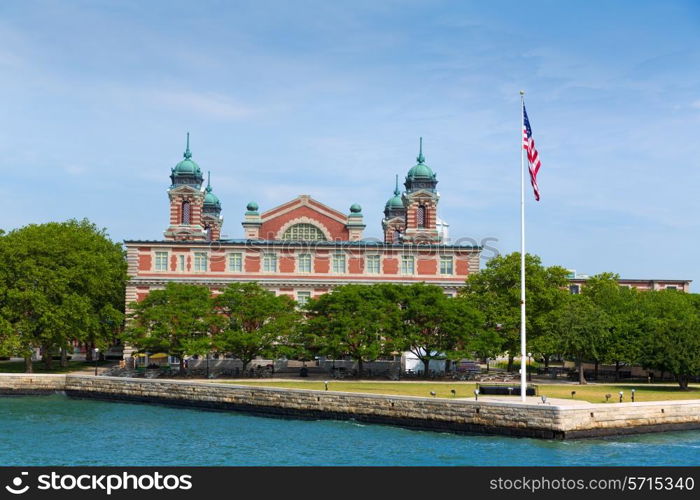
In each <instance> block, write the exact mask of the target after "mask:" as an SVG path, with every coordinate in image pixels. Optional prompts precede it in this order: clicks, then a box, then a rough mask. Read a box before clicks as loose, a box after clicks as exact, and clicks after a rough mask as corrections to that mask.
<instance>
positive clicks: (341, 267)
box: [333, 253, 345, 274]
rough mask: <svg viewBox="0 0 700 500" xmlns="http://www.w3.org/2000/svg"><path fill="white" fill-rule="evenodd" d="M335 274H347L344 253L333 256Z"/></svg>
mask: <svg viewBox="0 0 700 500" xmlns="http://www.w3.org/2000/svg"><path fill="white" fill-rule="evenodd" d="M333 272H334V273H338V274H343V273H344V272H345V255H343V254H342V253H337V254H335V255H333Z"/></svg>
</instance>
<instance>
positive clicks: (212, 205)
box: [202, 172, 221, 216]
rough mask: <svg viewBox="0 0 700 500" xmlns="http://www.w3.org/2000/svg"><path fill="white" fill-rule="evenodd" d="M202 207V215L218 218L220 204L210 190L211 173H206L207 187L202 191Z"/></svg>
mask: <svg viewBox="0 0 700 500" xmlns="http://www.w3.org/2000/svg"><path fill="white" fill-rule="evenodd" d="M204 193H205V194H204V206H203V207H202V213H205V214H212V215H216V216H218V215H219V214H220V213H221V202H220V201H219V198H218V197H217V196H216V195H215V194H214V193H212V190H211V172H207V187H206V188H205V189H204Z"/></svg>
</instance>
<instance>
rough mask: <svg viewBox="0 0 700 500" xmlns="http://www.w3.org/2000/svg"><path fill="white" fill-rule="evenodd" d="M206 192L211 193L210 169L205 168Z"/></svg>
mask: <svg viewBox="0 0 700 500" xmlns="http://www.w3.org/2000/svg"><path fill="white" fill-rule="evenodd" d="M207 193H211V170H207Z"/></svg>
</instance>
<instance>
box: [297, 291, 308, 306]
mask: <svg viewBox="0 0 700 500" xmlns="http://www.w3.org/2000/svg"><path fill="white" fill-rule="evenodd" d="M310 298H311V292H297V304H299V305H300V306H303V305H306V303H307V302H309V299H310Z"/></svg>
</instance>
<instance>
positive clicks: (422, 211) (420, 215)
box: [416, 205, 428, 227]
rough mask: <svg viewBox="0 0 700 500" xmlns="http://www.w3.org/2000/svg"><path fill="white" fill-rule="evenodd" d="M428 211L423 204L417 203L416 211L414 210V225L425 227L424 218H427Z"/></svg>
mask: <svg viewBox="0 0 700 500" xmlns="http://www.w3.org/2000/svg"><path fill="white" fill-rule="evenodd" d="M427 214H428V211H427V210H426V208H425V205H418V211H417V212H416V226H417V227H425V220H426V219H427V217H426V216H427Z"/></svg>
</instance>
